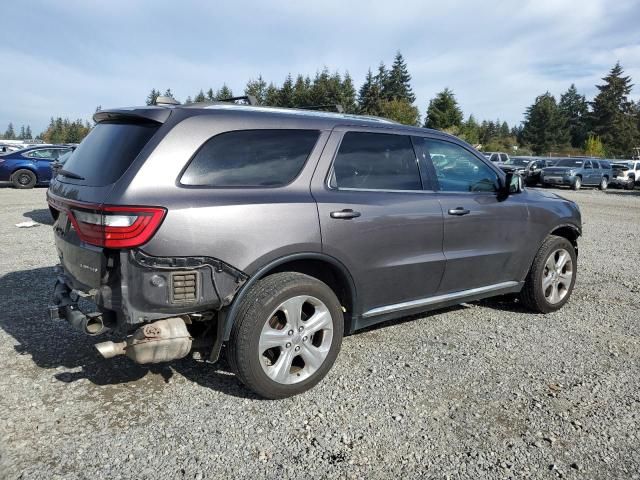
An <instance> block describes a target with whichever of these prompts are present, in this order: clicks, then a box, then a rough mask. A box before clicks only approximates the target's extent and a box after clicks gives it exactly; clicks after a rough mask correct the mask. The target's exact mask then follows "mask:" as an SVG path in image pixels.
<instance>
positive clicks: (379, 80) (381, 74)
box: [373, 62, 389, 100]
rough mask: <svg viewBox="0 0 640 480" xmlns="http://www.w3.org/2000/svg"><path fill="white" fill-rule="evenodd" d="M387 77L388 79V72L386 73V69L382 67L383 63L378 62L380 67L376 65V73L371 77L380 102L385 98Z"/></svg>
mask: <svg viewBox="0 0 640 480" xmlns="http://www.w3.org/2000/svg"><path fill="white" fill-rule="evenodd" d="M388 77H389V72H388V71H387V67H386V66H385V65H384V63H383V62H380V65H378V72H377V73H376V75H375V76H374V77H373V82H374V83H375V84H376V86H377V87H378V90H379V91H380V99H381V100H382V99H385V98H387V95H386V92H385V87H386V86H387V78H388Z"/></svg>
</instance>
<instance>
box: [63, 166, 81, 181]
mask: <svg viewBox="0 0 640 480" xmlns="http://www.w3.org/2000/svg"><path fill="white" fill-rule="evenodd" d="M58 174H59V175H64V176H65V177H69V178H75V179H76V180H85V178H84V177H81V176H80V175H78V174H77V173H73V172H70V171H68V170H65V169H64V168H61V169H60V170H58Z"/></svg>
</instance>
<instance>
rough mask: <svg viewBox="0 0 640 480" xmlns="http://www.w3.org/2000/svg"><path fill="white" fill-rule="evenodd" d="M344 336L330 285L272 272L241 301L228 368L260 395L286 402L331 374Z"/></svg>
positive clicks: (311, 278)
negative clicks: (282, 399) (287, 398)
mask: <svg viewBox="0 0 640 480" xmlns="http://www.w3.org/2000/svg"><path fill="white" fill-rule="evenodd" d="M343 332H344V319H343V315H342V307H341V305H340V301H339V300H338V298H337V297H336V295H335V293H334V292H333V290H331V288H329V286H327V285H326V284H325V283H323V282H321V281H319V280H317V279H315V278H313V277H310V276H308V275H304V274H301V273H296V272H283V273H275V274H273V275H270V276H268V277H266V278H263V279H261V280H259V281H258V282H257V283H256V284H255V285H253V286H251V287H250V289H249V291H248V292H247V294H246V295H245V296H244V297H243V299H242V300H241V304H240V306H239V310H238V315H237V317H236V320H235V322H234V325H233V328H232V330H231V338H230V339H229V340H230V341H229V363H230V365H231V368H232V369H233V370H234V372H235V373H236V375H237V376H238V378H239V379H240V380H241V381H242V383H244V384H245V385H246V386H247V387H248V388H249V389H251V390H253V391H254V392H256V393H257V394H258V395H260V396H262V397H265V398H270V399H278V398H285V397H290V396H293V395H297V394H299V393H302V392H305V391H306V390H309V389H310V388H312V387H314V386H315V385H316V384H317V383H318V382H320V380H322V379H323V378H324V376H325V375H326V374H327V372H329V370H330V369H331V367H332V366H333V363H334V362H335V360H336V357H337V356H338V352H339V351H340V345H341V343H342V336H343ZM298 352H299V353H298Z"/></svg>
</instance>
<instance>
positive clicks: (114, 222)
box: [68, 205, 166, 248]
mask: <svg viewBox="0 0 640 480" xmlns="http://www.w3.org/2000/svg"><path fill="white" fill-rule="evenodd" d="M68 212H69V214H70V218H71V222H72V223H73V226H74V228H75V229H76V231H77V232H78V236H79V237H80V238H81V239H82V240H84V241H85V242H87V243H90V244H92V245H97V246H100V247H105V248H132V247H138V246H140V245H143V244H145V243H147V242H148V241H149V239H150V238H151V237H152V236H153V234H154V233H156V230H157V229H158V227H159V226H160V224H161V223H162V220H163V219H164V215H165V213H166V210H165V209H164V208H160V207H125V206H113V205H102V206H100V207H98V208H96V209H85V208H78V207H76V206H72V207H71V209H70V210H69V211H68Z"/></svg>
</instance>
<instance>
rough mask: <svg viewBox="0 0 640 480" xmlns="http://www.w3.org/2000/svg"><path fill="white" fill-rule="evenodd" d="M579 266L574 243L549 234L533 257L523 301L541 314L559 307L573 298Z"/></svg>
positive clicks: (530, 308)
mask: <svg viewBox="0 0 640 480" xmlns="http://www.w3.org/2000/svg"><path fill="white" fill-rule="evenodd" d="M577 266H578V263H577V256H576V251H575V248H574V247H573V244H572V243H571V242H570V241H569V240H567V239H566V238H564V237H558V236H556V235H549V236H548V237H547V238H546V239H545V240H544V242H542V245H541V246H540V249H539V250H538V253H536V256H535V258H534V259H533V263H532V264H531V268H530V270H529V273H528V274H527V278H526V279H525V283H524V287H523V288H522V291H521V292H520V301H521V302H522V303H523V305H524V306H525V307H527V308H528V309H529V310H532V311H534V312H537V313H550V312H555V311H556V310H559V309H560V308H562V307H563V306H564V304H565V303H567V302H568V301H569V298H570V297H571V292H572V291H573V287H574V285H575V282H576V276H577Z"/></svg>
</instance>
